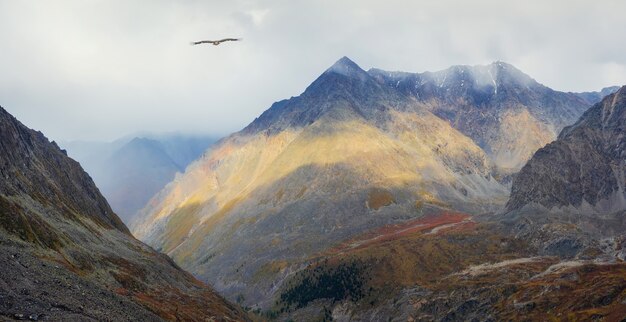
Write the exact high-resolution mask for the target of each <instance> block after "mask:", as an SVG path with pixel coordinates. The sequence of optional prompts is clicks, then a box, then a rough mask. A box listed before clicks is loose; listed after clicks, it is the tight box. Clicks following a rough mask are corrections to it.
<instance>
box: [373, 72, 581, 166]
mask: <svg viewBox="0 0 626 322" xmlns="http://www.w3.org/2000/svg"><path fill="white" fill-rule="evenodd" d="M369 73H370V74H371V75H372V76H374V77H375V78H376V79H378V80H379V81H380V82H382V83H384V84H386V85H387V86H389V87H393V88H396V89H397V90H398V91H400V92H402V93H405V94H407V95H409V96H412V97H414V98H415V99H416V100H418V101H420V102H423V103H424V104H426V106H427V107H428V109H429V110H430V111H432V112H433V113H434V114H435V115H437V116H439V117H441V118H443V119H444V120H447V121H448V122H450V124H451V125H452V126H453V127H454V128H456V129H457V130H459V131H461V132H462V133H464V134H465V135H467V136H469V137H470V138H472V139H473V140H474V141H475V142H476V143H477V144H478V146H480V147H481V148H483V149H484V150H485V152H486V153H487V155H488V156H489V157H490V158H491V159H492V160H493V162H494V163H495V164H496V165H497V166H498V167H499V168H500V170H501V171H503V172H505V173H507V172H508V173H510V172H517V171H518V170H519V169H520V168H521V167H522V166H523V165H524V164H525V163H526V161H527V160H528V159H530V157H531V156H532V155H533V153H534V152H535V151H536V150H537V149H539V148H541V147H543V146H544V145H546V144H547V143H549V142H551V141H553V140H554V139H556V136H557V134H558V133H559V132H560V131H561V129H562V128H563V127H565V126H567V125H570V124H573V123H574V122H575V121H576V120H577V119H578V117H580V116H581V115H582V113H583V112H584V111H585V110H587V108H588V107H589V106H591V105H592V103H589V102H588V101H587V100H585V99H583V98H581V97H579V95H578V94H574V93H563V92H558V91H555V90H552V89H550V88H548V87H546V86H543V85H541V84H539V83H538V82H537V81H535V80H534V79H532V78H531V77H530V76H528V75H526V74H524V73H523V72H521V71H520V70H518V69H517V68H515V67H513V66H512V65H509V64H506V63H503V62H495V63H493V64H490V65H486V66H453V67H451V68H448V69H446V70H443V71H439V72H434V73H431V72H425V73H404V72H387V71H382V70H378V69H372V70H370V71H369ZM588 99H592V98H591V97H589V98H588Z"/></svg>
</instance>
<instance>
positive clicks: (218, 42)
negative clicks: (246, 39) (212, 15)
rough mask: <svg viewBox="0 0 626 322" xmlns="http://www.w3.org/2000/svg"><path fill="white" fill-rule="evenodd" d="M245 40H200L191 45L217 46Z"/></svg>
mask: <svg viewBox="0 0 626 322" xmlns="http://www.w3.org/2000/svg"><path fill="white" fill-rule="evenodd" d="M241 40H243V39H242V38H224V39H220V40H200V41H193V42H191V45H200V44H213V45H215V46H217V45H219V44H221V43H223V42H226V41H241Z"/></svg>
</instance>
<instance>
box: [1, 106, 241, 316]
mask: <svg viewBox="0 0 626 322" xmlns="http://www.w3.org/2000/svg"><path fill="white" fill-rule="evenodd" d="M0 175H1V176H2V180H1V181H0V271H2V274H1V275H0V317H1V318H3V319H6V318H8V319H31V320H38V319H50V320H58V321H61V320H65V321H71V320H116V321H137V320H143V321H146V320H161V319H166V320H178V319H187V320H195V319H200V320H202V319H209V318H215V319H226V318H232V319H242V318H243V314H242V313H241V312H240V311H238V309H236V308H235V307H234V306H232V305H230V304H228V303H227V302H226V301H224V300H222V299H221V298H220V297H219V296H217V295H216V294H215V293H214V292H213V291H212V290H211V289H210V288H208V287H207V286H205V285H204V284H202V283H200V282H199V281H197V280H195V279H194V278H193V277H192V276H191V275H189V274H188V273H186V272H184V271H182V270H181V269H180V268H178V266H176V265H175V264H174V263H173V262H172V261H171V260H170V259H169V258H167V257H166V256H164V255H162V254H159V253H157V252H155V251H154V250H152V249H151V248H149V247H148V246H146V245H144V244H142V243H141V242H139V241H137V240H136V239H134V238H133V237H132V236H131V235H130V233H129V231H128V229H127V228H126V226H124V224H123V223H122V222H121V221H120V219H119V218H118V217H117V215H115V214H114V213H113V211H112V210H111V208H110V207H109V205H108V203H107V202H106V200H105V199H104V198H103V197H102V195H101V194H100V192H99V191H98V189H97V188H96V186H95V184H94V183H93V181H92V180H91V178H90V177H89V176H88V175H87V174H86V173H85V172H84V171H83V170H82V168H81V167H80V165H79V164H78V163H77V162H75V161H74V160H72V159H70V158H68V157H67V156H66V154H65V152H64V151H63V150H61V149H59V147H58V146H57V145H56V144H55V143H54V142H52V143H50V142H49V141H48V140H47V139H46V138H45V137H44V136H43V134H41V133H40V132H35V131H33V130H30V129H28V128H27V127H25V126H24V125H22V124H21V123H20V122H19V121H17V120H16V119H15V118H14V117H12V116H11V115H10V114H9V113H8V112H7V111H6V110H4V109H2V108H0Z"/></svg>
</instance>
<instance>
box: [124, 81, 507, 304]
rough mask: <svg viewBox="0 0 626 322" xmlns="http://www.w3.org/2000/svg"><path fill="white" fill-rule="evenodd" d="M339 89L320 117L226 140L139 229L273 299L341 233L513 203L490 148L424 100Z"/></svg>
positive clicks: (210, 273) (244, 291) (216, 281)
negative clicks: (340, 94)
mask: <svg viewBox="0 0 626 322" xmlns="http://www.w3.org/2000/svg"><path fill="white" fill-rule="evenodd" d="M327 73H329V72H328V71H327ZM365 75H367V74H365ZM333 77H336V75H333ZM333 81H334V82H340V81H341V82H343V81H345V82H347V85H346V84H344V83H338V84H335V83H333V84H334V85H333V86H336V87H337V88H344V87H348V86H352V87H354V86H357V85H358V83H357V85H355V84H354V83H353V82H369V80H367V79H365V80H363V79H358V80H355V79H353V78H349V79H347V80H342V79H341V78H338V80H333ZM371 84H374V85H371ZM371 84H370V83H366V85H368V86H369V85H371V86H378V85H375V84H376V83H375V82H373V83H371ZM318 85H319V84H318ZM312 86H313V85H312ZM319 87H321V86H319ZM377 89H380V88H373V89H368V93H369V92H376V90H377ZM352 90H353V89H351V91H352ZM329 91H330V93H331V94H329V96H330V97H329V98H327V99H324V100H321V101H320V103H319V104H321V105H322V106H326V108H325V109H324V110H323V113H321V114H320V115H319V116H318V117H317V118H316V119H315V120H314V121H313V122H312V123H310V124H305V125H302V126H291V127H286V128H284V129H282V130H280V131H256V132H252V133H249V132H246V131H243V132H240V133H238V134H234V135H232V136H230V137H229V138H227V139H225V140H223V141H222V142H221V143H220V144H218V145H217V147H216V148H215V149H213V150H212V151H211V152H210V153H208V154H206V155H205V156H204V157H203V158H202V159H200V160H198V161H197V162H195V163H194V164H193V165H192V166H190V167H189V168H188V169H187V171H186V173H185V174H184V175H182V176H180V177H178V178H176V180H175V181H174V182H172V183H171V184H170V185H168V186H167V187H166V189H164V190H163V191H162V192H161V193H160V194H159V195H157V196H156V197H155V198H154V199H153V200H152V201H151V203H150V204H149V205H148V206H147V207H146V208H145V209H144V210H143V211H142V213H141V214H140V215H139V218H141V220H140V221H138V222H137V223H136V224H135V225H134V228H133V232H134V234H135V236H137V237H138V238H140V239H142V240H144V241H146V242H148V243H149V244H151V245H153V246H154V247H156V248H158V249H161V250H163V251H164V252H166V253H168V254H170V255H171V256H172V257H173V258H174V259H175V260H176V261H177V262H178V263H180V264H181V265H182V266H184V267H185V268H187V269H190V270H191V271H192V272H194V273H195V274H198V275H199V276H201V277H202V278H205V279H207V280H209V281H211V282H212V283H213V285H215V287H216V288H217V289H218V290H220V291H221V292H223V294H225V295H226V296H227V297H230V298H233V299H237V298H239V299H240V300H241V301H243V302H244V303H245V304H247V305H252V304H256V305H261V306H265V305H266V303H265V302H264V301H268V300H270V299H271V295H272V294H273V293H274V292H275V291H276V288H277V286H278V285H280V283H281V282H282V279H283V278H284V275H286V274H289V272H290V271H291V270H292V269H295V268H296V267H298V265H300V264H301V261H302V260H304V259H306V258H308V256H309V255H311V254H313V253H316V252H319V251H321V250H324V249H326V248H327V247H329V246H331V245H333V244H334V243H336V242H338V241H341V240H345V239H346V238H348V237H350V236H353V235H355V234H359V233H362V232H363V231H366V230H368V229H371V228H373V227H378V226H381V225H386V224H390V223H398V222H403V221H405V220H407V219H411V218H415V217H419V216H422V215H423V214H424V213H428V212H430V211H432V210H434V209H439V208H455V209H462V210H467V211H476V212H480V211H485V210H486V209H490V208H493V207H495V206H497V205H499V204H500V203H503V202H505V201H506V195H507V191H506V189H505V188H504V187H503V186H502V185H500V184H499V183H497V182H496V181H495V180H493V179H492V178H491V176H490V172H491V166H490V164H489V161H488V159H487V157H486V156H485V154H484V153H483V151H482V150H481V149H480V148H479V147H478V146H476V144H474V143H473V141H472V140H471V139H469V138H467V137H466V136H464V135H463V134H461V133H460V132H458V131H457V130H455V129H453V128H452V127H451V126H450V125H449V124H448V123H447V122H445V121H443V120H441V119H439V118H438V117H436V116H434V115H433V114H431V113H430V112H428V111H426V110H425V109H423V108H422V107H421V106H420V105H419V104H418V103H417V102H416V101H415V100H412V99H408V98H402V97H400V98H394V101H393V102H392V103H388V99H389V97H392V95H391V94H387V93H386V92H382V93H381V94H379V95H378V96H376V97H374V98H371V97H367V99H363V100H362V102H361V103H360V102H358V101H357V103H359V104H355V102H354V100H358V99H360V98H358V97H357V98H356V99H355V98H353V97H348V98H342V99H335V97H336V96H334V94H332V93H333V89H332V88H331V89H330V90H329ZM305 94H306V93H305ZM305 94H303V96H304V95H305ZM381 97H382V98H381ZM373 101H376V102H377V103H376V104H381V105H382V106H383V107H382V108H380V111H382V112H377V114H375V115H376V118H375V119H372V118H369V117H368V116H367V113H368V111H365V112H363V111H362V110H359V108H362V107H363V106H366V107H367V106H368V105H367V104H374V103H371V102H373ZM302 104H304V103H302ZM294 109H295V108H294ZM289 112H291V111H289ZM306 112H307V113H309V112H310V110H307V111H306Z"/></svg>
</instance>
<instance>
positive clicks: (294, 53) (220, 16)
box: [0, 0, 626, 140]
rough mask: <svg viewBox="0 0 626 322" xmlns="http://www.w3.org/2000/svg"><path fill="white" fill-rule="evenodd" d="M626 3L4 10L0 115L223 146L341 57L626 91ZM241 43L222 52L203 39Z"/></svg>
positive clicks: (45, 5) (70, 128) (39, 6)
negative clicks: (194, 135)
mask: <svg viewBox="0 0 626 322" xmlns="http://www.w3.org/2000/svg"><path fill="white" fill-rule="evenodd" d="M624 13H626V1H621V0H614V1H613V0H602V1H599V0H597V1H576V0H563V1H555V0H550V1H546V0H541V1H528V0H527V1H519V0H517V1H502V0H499V1H496V0H494V1H487V0H482V1H461V0H459V1H442V0H437V1H409V0H407V1H393V0H386V1H381V0H346V1H341V0H310V1H297V0H276V1H250V0H225V1H194V0H189V1H164V0H163V1H160V0H145V1H139V0H138V1H129V0H120V1H111V0H106V1H104V0H103V1H98V0H93V1H91V0H77V1H28V0H23V1H13V0H0V105H2V106H3V107H5V108H6V109H7V110H8V111H9V112H10V113H12V114H13V115H15V116H16V117H17V118H18V119H20V120H21V121H22V122H23V123H25V124H26V125H28V126H29V127H32V128H35V129H37V130H41V131H43V132H44V133H45V134H46V135H47V136H48V137H49V138H51V139H56V140H77V139H82V140H113V139H115V138H118V137H121V136H124V135H127V134H130V133H135V132H141V131H152V132H172V131H181V132H200V133H211V134H218V135H222V134H227V133H229V132H233V131H237V130H239V129H241V128H242V127H244V126H245V125H247V124H248V123H249V122H251V121H252V120H253V119H254V118H255V117H256V116H258V115H259V114H260V113H262V112H263V111H264V110H265V109H267V108H268V107H269V106H270V105H271V103H272V102H274V101H277V100H280V99H284V98H289V97H291V96H296V95H299V94H300V93H301V92H302V91H303V90H304V89H305V88H306V86H307V85H309V84H310V83H311V82H312V81H313V80H314V79H315V78H316V77H317V76H318V75H319V74H320V73H322V72H323V71H324V70H325V69H326V68H327V67H329V66H330V65H331V64H333V63H334V62H335V61H336V60H337V59H339V58H340V57H342V56H344V55H345V56H348V57H350V58H351V59H352V60H354V61H355V62H356V63H357V64H359V65H360V66H361V67H362V68H364V69H369V68H371V67H378V68H382V69H388V70H403V71H411V72H423V71H426V70H430V71H434V70H440V69H444V68H446V67H448V66H450V65H455V64H468V65H475V64H486V63H489V62H492V61H495V60H502V61H506V62H509V63H511V64H513V65H515V66H517V67H518V68H520V69H521V70H522V71H524V72H526V73H527V74H529V75H530V76H532V77H533V78H535V79H536V80H538V81H539V82H541V83H543V84H545V85H547V86H549V87H552V88H554V89H557V90H562V91H590V90H598V89H600V88H602V87H604V86H609V85H621V84H626V36H624V30H626V19H624ZM227 36H228V37H231V36H232V37H243V38H244V41H243V42H239V43H226V44H223V45H221V46H219V47H214V46H190V45H189V42H190V41H193V40H198V39H211V38H221V37H227Z"/></svg>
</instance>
